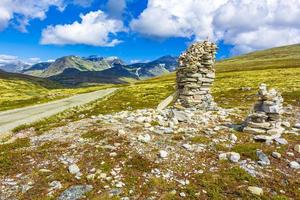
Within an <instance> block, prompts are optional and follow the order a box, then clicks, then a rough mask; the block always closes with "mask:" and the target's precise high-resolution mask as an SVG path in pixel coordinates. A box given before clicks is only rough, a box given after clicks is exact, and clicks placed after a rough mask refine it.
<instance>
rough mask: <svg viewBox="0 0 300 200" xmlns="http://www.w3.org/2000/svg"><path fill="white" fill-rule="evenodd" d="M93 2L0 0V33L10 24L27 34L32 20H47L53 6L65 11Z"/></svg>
mask: <svg viewBox="0 0 300 200" xmlns="http://www.w3.org/2000/svg"><path fill="white" fill-rule="evenodd" d="M92 1H93V0H0V31H2V30H3V29H5V28H6V27H7V26H8V25H9V23H13V24H14V25H15V26H17V28H18V29H19V30H20V31H22V32H26V31H27V30H26V26H27V25H29V22H30V20H32V19H40V20H43V19H45V18H46V13H47V11H48V10H49V8H50V7H51V6H54V7H56V8H57V9H58V10H59V11H63V10H64V9H65V7H66V6H67V5H68V4H77V5H80V6H85V7H86V6H89V5H90V4H91V3H92Z"/></svg>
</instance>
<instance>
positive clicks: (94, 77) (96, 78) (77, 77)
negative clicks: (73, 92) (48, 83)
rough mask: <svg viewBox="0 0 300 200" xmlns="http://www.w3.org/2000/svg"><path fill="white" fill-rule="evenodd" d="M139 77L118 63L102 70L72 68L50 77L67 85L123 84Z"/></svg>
mask: <svg viewBox="0 0 300 200" xmlns="http://www.w3.org/2000/svg"><path fill="white" fill-rule="evenodd" d="M137 78H138V77H137V76H136V75H135V74H133V73H130V72H129V71H128V70H127V69H125V68H124V67H123V65H116V66H115V67H112V68H109V69H106V70H102V71H80V70H77V69H74V68H70V69H66V70H65V71H63V73H61V74H58V75H56V76H51V77H49V78H48V79H49V80H52V81H55V82H58V83H61V84H63V85H65V86H80V85H86V84H88V85H91V84H100V83H102V84H107V83H112V84H122V83H126V82H127V81H128V80H129V79H133V80H137Z"/></svg>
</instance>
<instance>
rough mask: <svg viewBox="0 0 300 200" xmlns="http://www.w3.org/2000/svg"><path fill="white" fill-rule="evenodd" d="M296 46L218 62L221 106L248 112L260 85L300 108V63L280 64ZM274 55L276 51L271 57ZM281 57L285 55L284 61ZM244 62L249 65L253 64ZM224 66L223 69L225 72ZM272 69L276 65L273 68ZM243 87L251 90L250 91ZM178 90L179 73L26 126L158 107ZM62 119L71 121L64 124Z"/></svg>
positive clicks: (43, 126) (217, 91) (217, 89)
mask: <svg viewBox="0 0 300 200" xmlns="http://www.w3.org/2000/svg"><path fill="white" fill-rule="evenodd" d="M295 47H297V48H296V49H300V46H299V45H298V46H297V45H296V46H295V45H294V46H289V47H283V48H276V49H270V50H266V51H260V52H255V53H251V54H248V55H245V56H239V57H236V58H233V59H230V60H231V62H229V60H225V61H220V62H218V63H217V68H218V69H217V73H216V81H215V83H214V86H213V88H212V92H213V96H214V98H215V100H216V102H217V103H218V105H219V106H221V107H225V108H240V109H243V110H244V111H248V110H249V109H250V108H251V106H252V105H253V104H254V102H255V100H256V93H257V90H258V86H259V84H260V83H266V84H268V86H269V87H272V88H276V89H278V90H279V91H280V92H282V95H283V97H284V99H285V102H286V103H290V104H294V105H295V104H297V105H299V104H300V60H299V61H298V62H295V66H294V67H292V66H289V67H287V65H286V64H285V65H280V64H278V63H277V61H278V60H286V62H287V57H289V56H288V55H287V53H286V52H288V50H289V49H290V51H291V54H292V55H294V50H295ZM270 52H272V54H271V55H270ZM255 55H257V57H256V56H255ZM273 55H275V56H273ZM279 55H282V58H281V57H280V56H279ZM298 56H299V55H294V56H290V59H291V60H297V59H296V58H297V57H298ZM294 58H295V59H294ZM253 60H260V62H261V63H266V62H269V61H270V60H273V63H271V64H270V65H269V66H265V65H263V64H261V65H257V66H254V64H253V63H255V62H254V61H253ZM232 63H235V64H236V65H235V68H234V67H232V66H234V65H232ZM241 63H249V65H246V64H241ZM220 66H222V70H221V69H220ZM249 66H250V67H249ZM251 66H252V67H251ZM270 66H273V68H272V67H270ZM233 69H234V70H233ZM247 69H248V71H247ZM243 88H247V90H245V89H243ZM174 91H175V73H170V74H168V75H164V76H161V77H156V78H152V79H148V80H145V81H140V82H136V83H135V84H132V85H130V86H129V87H124V88H123V89H121V90H120V91H119V92H117V93H116V94H114V95H113V96H111V97H109V98H107V99H106V100H104V101H96V102H93V103H91V104H89V105H87V106H86V107H83V108H80V109H72V110H70V111H67V112H65V113H62V114H59V115H57V116H53V117H51V118H49V119H45V120H42V121H40V122H37V123H35V124H33V125H28V126H24V127H31V126H34V127H36V129H37V130H38V131H39V132H43V131H45V130H48V129H51V128H52V127H56V126H61V125H63V124H62V123H66V122H67V121H75V120H78V119H79V118H80V116H82V115H85V116H86V117H88V116H92V115H98V114H107V113H110V112H118V111H121V110H134V109H143V108H155V107H156V106H157V105H158V104H159V103H160V101H161V100H163V99H164V98H166V97H167V96H168V95H170V94H172V93H173V92H174ZM62 119H67V120H65V121H62ZM24 127H22V128H24Z"/></svg>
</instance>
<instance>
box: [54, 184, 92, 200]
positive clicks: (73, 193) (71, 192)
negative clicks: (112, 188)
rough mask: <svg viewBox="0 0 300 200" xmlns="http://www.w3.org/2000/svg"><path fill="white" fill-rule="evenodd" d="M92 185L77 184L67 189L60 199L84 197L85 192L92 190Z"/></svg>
mask: <svg viewBox="0 0 300 200" xmlns="http://www.w3.org/2000/svg"><path fill="white" fill-rule="evenodd" d="M92 189H93V186H91V185H75V186H71V187H70V188H68V189H67V190H65V191H64V192H63V193H61V195H60V196H59V197H58V200H77V199H81V198H83V196H84V194H85V193H87V192H90V191H92Z"/></svg>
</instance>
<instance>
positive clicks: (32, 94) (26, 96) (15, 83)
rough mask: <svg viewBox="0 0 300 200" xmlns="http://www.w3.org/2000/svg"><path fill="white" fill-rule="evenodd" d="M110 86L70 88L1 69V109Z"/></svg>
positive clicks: (42, 101)
mask: <svg viewBox="0 0 300 200" xmlns="http://www.w3.org/2000/svg"><path fill="white" fill-rule="evenodd" d="M110 86H111V85H104V86H103V85H98V86H95V87H86V88H73V89H72V88H70V89H68V88H63V86H62V85H61V84H58V83H56V82H53V81H51V80H47V79H43V78H38V77H33V76H29V75H24V74H16V73H9V72H4V71H1V70H0V111H2V110H8V109H13V108H19V107H24V106H28V105H34V104H38V103H45V102H48V101H52V100H57V99H61V98H65V97H68V96H71V95H74V94H79V93H85V92H91V91H95V90H98V89H102V88H105V87H110Z"/></svg>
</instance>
